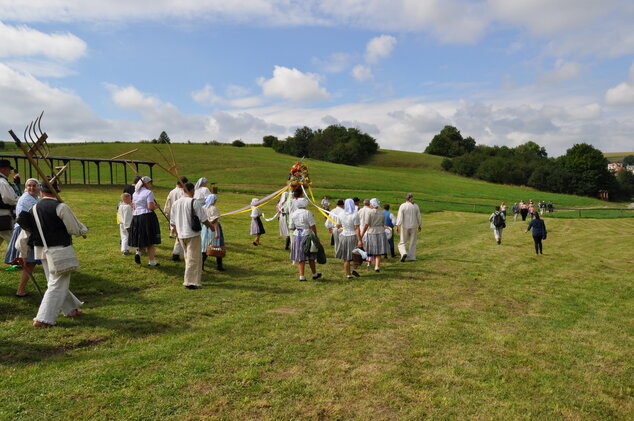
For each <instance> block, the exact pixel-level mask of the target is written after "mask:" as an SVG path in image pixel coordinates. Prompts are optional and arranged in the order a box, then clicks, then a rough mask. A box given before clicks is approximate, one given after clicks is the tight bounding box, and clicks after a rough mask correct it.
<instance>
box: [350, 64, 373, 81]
mask: <svg viewBox="0 0 634 421" xmlns="http://www.w3.org/2000/svg"><path fill="white" fill-rule="evenodd" d="M350 74H351V75H352V77H354V78H355V79H356V80H357V81H359V82H366V81H368V80H371V79H372V78H374V75H373V74H372V69H370V68H369V67H368V66H364V65H362V64H359V65H357V66H354V68H353V69H352V71H351V72H350Z"/></svg>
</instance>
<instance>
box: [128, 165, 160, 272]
mask: <svg viewBox="0 0 634 421" xmlns="http://www.w3.org/2000/svg"><path fill="white" fill-rule="evenodd" d="M151 188H152V179H151V178H150V177H147V176H145V177H143V178H141V180H139V182H138V183H137V184H136V187H135V189H136V190H135V193H134V196H132V203H133V209H134V210H133V212H132V224H131V225H130V238H129V240H128V245H129V246H130V247H136V248H137V252H136V254H135V255H134V262H135V263H136V264H138V265H140V264H141V252H142V251H143V250H147V255H148V259H149V262H148V265H149V266H151V267H155V266H159V265H160V264H159V263H157V262H156V260H155V254H156V246H157V245H159V244H161V228H160V226H159V221H158V218H157V217H156V213H154V210H155V209H157V208H158V206H157V204H156V202H155V201H154V193H153V192H152V190H150V189H151Z"/></svg>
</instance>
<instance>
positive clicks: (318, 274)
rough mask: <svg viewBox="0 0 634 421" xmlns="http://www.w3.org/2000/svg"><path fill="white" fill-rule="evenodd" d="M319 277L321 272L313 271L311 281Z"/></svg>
mask: <svg viewBox="0 0 634 421" xmlns="http://www.w3.org/2000/svg"><path fill="white" fill-rule="evenodd" d="M319 278H321V272H317V273H313V281H314V280H315V279H319Z"/></svg>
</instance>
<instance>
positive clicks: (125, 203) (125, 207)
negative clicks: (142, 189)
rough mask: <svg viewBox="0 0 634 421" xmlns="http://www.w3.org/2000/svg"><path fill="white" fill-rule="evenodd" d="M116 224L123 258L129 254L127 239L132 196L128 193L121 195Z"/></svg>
mask: <svg viewBox="0 0 634 421" xmlns="http://www.w3.org/2000/svg"><path fill="white" fill-rule="evenodd" d="M117 222H118V223H119V234H120V236H121V253H122V254H123V255H124V256H127V255H128V254H130V251H129V250H128V238H129V236H130V225H131V224H132V196H131V195H130V193H123V194H122V195H121V203H119V209H118V210H117Z"/></svg>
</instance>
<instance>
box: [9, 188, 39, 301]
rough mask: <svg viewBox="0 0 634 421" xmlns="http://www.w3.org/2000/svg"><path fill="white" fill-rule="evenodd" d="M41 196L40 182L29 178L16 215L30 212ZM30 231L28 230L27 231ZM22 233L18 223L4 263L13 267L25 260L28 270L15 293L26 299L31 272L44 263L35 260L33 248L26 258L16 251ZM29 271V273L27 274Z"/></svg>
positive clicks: (24, 270)
mask: <svg viewBox="0 0 634 421" xmlns="http://www.w3.org/2000/svg"><path fill="white" fill-rule="evenodd" d="M39 196H40V182H39V181H38V180H37V179H35V178H29V179H28V180H26V183H24V193H22V196H20V199H18V203H17V205H16V207H15V215H16V216H20V213H22V212H28V211H30V210H31V208H32V207H33V206H34V205H35V204H37V201H38V198H39ZM27 231H28V229H27ZM21 232H22V227H20V224H18V223H17V222H16V223H15V225H14V226H13V235H12V236H11V241H9V246H8V247H7V255H6V257H5V258H4V263H6V264H8V265H11V264H14V262H15V260H16V259H17V258H18V257H22V258H23V259H25V262H26V266H27V268H24V269H23V270H22V273H21V275H20V284H19V285H18V290H17V291H16V293H15V296H16V297H26V296H28V295H29V294H28V293H27V292H26V290H25V289H26V284H27V283H28V282H29V272H33V268H34V267H35V265H36V264H38V265H41V264H42V262H41V261H39V260H35V257H34V254H33V247H29V252H28V254H27V255H26V256H23V255H22V254H21V253H20V252H19V251H18V250H17V249H16V242H18V236H19V235H20V233H21ZM27 270H28V271H29V272H27Z"/></svg>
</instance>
